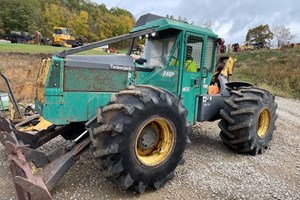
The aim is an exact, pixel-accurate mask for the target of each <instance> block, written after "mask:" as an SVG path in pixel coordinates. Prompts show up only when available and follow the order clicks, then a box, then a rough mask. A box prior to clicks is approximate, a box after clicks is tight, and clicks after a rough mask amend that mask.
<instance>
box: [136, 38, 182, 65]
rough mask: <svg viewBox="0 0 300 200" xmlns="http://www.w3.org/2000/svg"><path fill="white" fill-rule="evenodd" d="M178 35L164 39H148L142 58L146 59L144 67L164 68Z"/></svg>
mask: <svg viewBox="0 0 300 200" xmlns="http://www.w3.org/2000/svg"><path fill="white" fill-rule="evenodd" d="M177 36H178V35H172V36H169V37H165V38H156V37H153V38H148V39H147V41H146V43H145V47H144V52H143V53H142V58H145V59H147V62H146V63H145V67H149V68H153V67H164V66H166V65H167V62H168V58H169V55H170V52H171V50H172V47H173V45H174V43H175V41H176V39H177Z"/></svg>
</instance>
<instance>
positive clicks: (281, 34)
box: [273, 25, 295, 47]
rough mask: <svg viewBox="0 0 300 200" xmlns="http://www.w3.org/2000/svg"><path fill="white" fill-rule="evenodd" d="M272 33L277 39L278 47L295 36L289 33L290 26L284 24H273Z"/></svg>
mask: <svg viewBox="0 0 300 200" xmlns="http://www.w3.org/2000/svg"><path fill="white" fill-rule="evenodd" d="M273 33H274V35H275V38H276V40H277V45H278V47H281V46H282V45H287V44H289V43H290V42H291V41H292V40H293V39H294V38H295V35H292V34H291V31H290V28H287V27H285V26H284V25H275V26H274V27H273Z"/></svg>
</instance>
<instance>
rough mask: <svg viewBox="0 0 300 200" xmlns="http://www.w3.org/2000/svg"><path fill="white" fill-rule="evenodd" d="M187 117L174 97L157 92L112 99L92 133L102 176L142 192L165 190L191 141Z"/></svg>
mask: <svg viewBox="0 0 300 200" xmlns="http://www.w3.org/2000/svg"><path fill="white" fill-rule="evenodd" d="M186 115H187V111H186V109H185V108H184V107H183V105H182V104H181V103H180V102H179V100H178V98H176V97H175V96H174V95H172V94H171V93H169V92H167V91H164V90H163V89H160V88H155V87H151V86H139V87H133V88H130V89H127V90H123V91H121V92H119V93H118V94H116V95H113V96H112V98H111V102H110V103H109V104H108V105H107V106H105V107H103V108H100V109H99V110H98V113H97V120H98V125H97V127H95V128H93V129H92V130H91V131H90V136H91V138H92V148H93V156H94V158H95V160H96V162H97V164H98V166H99V167H100V170H101V171H102V172H103V175H104V176H106V177H108V178H109V179H110V180H112V181H113V182H115V183H117V184H118V185H119V186H121V187H122V188H123V189H128V188H134V189H135V190H136V191H138V192H140V193H142V192H144V191H145V189H146V188H147V187H148V186H149V187H153V188H155V189H158V188H160V187H161V186H163V185H164V183H165V182H166V181H168V180H170V179H172V178H173V176H174V170H175V168H176V167H177V165H178V164H180V163H181V161H182V160H183V158H182V157H183V153H184V150H185V147H186V145H187V143H188V142H189V138H188V136H187V134H188V133H189V132H190V131H191V125H190V124H189V123H188V121H187V120H186Z"/></svg>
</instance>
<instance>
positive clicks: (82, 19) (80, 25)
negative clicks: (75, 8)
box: [73, 11, 89, 38]
mask: <svg viewBox="0 0 300 200" xmlns="http://www.w3.org/2000/svg"><path fill="white" fill-rule="evenodd" d="M88 19H89V14H88V13H87V12H86V11H80V13H79V16H77V18H76V20H75V22H74V26H73V30H74V32H75V34H76V35H77V36H81V37H83V38H88V36H89V34H88V32H89V24H88Z"/></svg>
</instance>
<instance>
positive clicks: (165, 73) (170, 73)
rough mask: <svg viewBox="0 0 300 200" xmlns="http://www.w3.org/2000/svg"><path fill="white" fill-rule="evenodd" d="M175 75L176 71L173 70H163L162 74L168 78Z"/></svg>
mask: <svg viewBox="0 0 300 200" xmlns="http://www.w3.org/2000/svg"><path fill="white" fill-rule="evenodd" d="M174 75H175V72H172V71H163V72H162V76H163V77H168V78H171V77H173V76H174Z"/></svg>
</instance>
